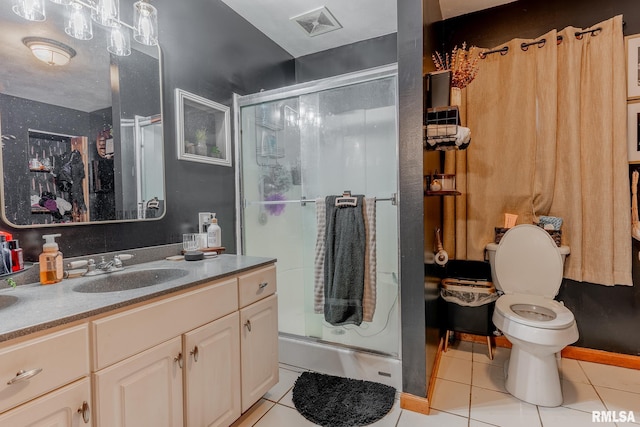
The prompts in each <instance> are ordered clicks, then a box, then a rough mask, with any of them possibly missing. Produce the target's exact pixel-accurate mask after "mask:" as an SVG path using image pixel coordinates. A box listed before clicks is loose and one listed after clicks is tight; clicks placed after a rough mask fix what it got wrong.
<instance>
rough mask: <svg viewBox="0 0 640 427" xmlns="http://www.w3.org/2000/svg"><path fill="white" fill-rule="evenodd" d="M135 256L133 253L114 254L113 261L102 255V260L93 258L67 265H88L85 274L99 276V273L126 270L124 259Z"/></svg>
mask: <svg viewBox="0 0 640 427" xmlns="http://www.w3.org/2000/svg"><path fill="white" fill-rule="evenodd" d="M131 258H133V255H131V254H118V255H114V256H113V259H112V260H111V261H107V260H106V259H105V257H104V256H102V257H100V262H99V263H96V261H95V260H94V259H93V258H90V259H88V260H87V261H73V262H71V263H69V264H68V265H67V266H68V267H69V268H78V267H86V269H87V270H86V271H85V272H84V273H83V274H82V275H83V276H97V275H98V274H105V273H113V272H116V271H122V270H124V264H123V263H122V261H123V260H128V259H131Z"/></svg>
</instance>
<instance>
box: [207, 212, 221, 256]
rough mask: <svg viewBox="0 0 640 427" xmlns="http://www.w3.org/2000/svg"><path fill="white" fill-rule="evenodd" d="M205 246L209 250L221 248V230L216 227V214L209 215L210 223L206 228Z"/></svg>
mask: <svg viewBox="0 0 640 427" xmlns="http://www.w3.org/2000/svg"><path fill="white" fill-rule="evenodd" d="M207 246H208V247H210V248H219V247H220V246H222V230H221V229H220V226H219V225H218V219H217V218H216V214H212V215H211V223H210V224H209V227H207Z"/></svg>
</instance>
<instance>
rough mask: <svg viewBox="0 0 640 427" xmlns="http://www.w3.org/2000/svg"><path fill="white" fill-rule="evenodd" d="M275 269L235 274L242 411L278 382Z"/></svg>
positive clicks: (268, 268) (269, 268)
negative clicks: (238, 307)
mask: <svg viewBox="0 0 640 427" xmlns="http://www.w3.org/2000/svg"><path fill="white" fill-rule="evenodd" d="M275 291H276V269H275V267H273V266H271V267H267V268H263V269H260V270H257V271H253V272H250V273H248V274H244V275H241V276H239V277H238V293H239V303H240V324H241V325H242V326H241V328H242V330H241V342H240V348H241V360H242V363H241V365H242V367H241V369H242V412H245V411H246V410H247V409H249V408H250V407H251V405H253V404H254V403H256V402H257V401H258V400H259V399H260V398H261V397H262V396H263V395H264V394H265V393H266V392H267V391H269V389H270V388H271V387H273V386H274V385H275V384H277V383H278V372H279V369H278V301H277V296H276V295H274V293H275Z"/></svg>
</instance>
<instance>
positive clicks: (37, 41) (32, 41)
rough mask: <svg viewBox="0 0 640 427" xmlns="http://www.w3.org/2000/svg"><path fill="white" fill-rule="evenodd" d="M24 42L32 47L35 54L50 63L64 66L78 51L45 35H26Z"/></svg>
mask: <svg viewBox="0 0 640 427" xmlns="http://www.w3.org/2000/svg"><path fill="white" fill-rule="evenodd" d="M22 43H24V45H25V46H27V47H28V48H29V49H31V53H33V56H35V57H36V58H38V59H39V60H40V61H42V62H44V63H46V64H48V65H57V66H62V65H66V64H68V63H69V61H70V60H71V58H73V57H74V56H76V51H75V50H73V48H71V47H69V46H67V45H66V44H63V43H60V42H58V41H55V40H51V39H46V38H43V37H25V38H24V39H22Z"/></svg>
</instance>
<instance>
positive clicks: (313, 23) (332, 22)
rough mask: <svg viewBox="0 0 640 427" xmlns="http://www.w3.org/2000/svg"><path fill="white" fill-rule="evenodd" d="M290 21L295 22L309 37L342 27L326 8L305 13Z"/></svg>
mask: <svg viewBox="0 0 640 427" xmlns="http://www.w3.org/2000/svg"><path fill="white" fill-rule="evenodd" d="M290 20H291V21H295V22H297V23H298V25H300V27H301V28H302V29H303V30H304V32H305V33H307V35H308V36H309V37H315V36H318V35H320V34H324V33H328V32H329V31H334V30H339V29H340V28H342V25H340V23H339V22H338V20H337V19H336V18H334V17H333V15H332V14H331V12H329V10H328V9H327V8H326V7H321V8H319V9H314V10H312V11H309V12H305V13H303V14H302V15H298V16H294V17H293V18H290Z"/></svg>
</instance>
